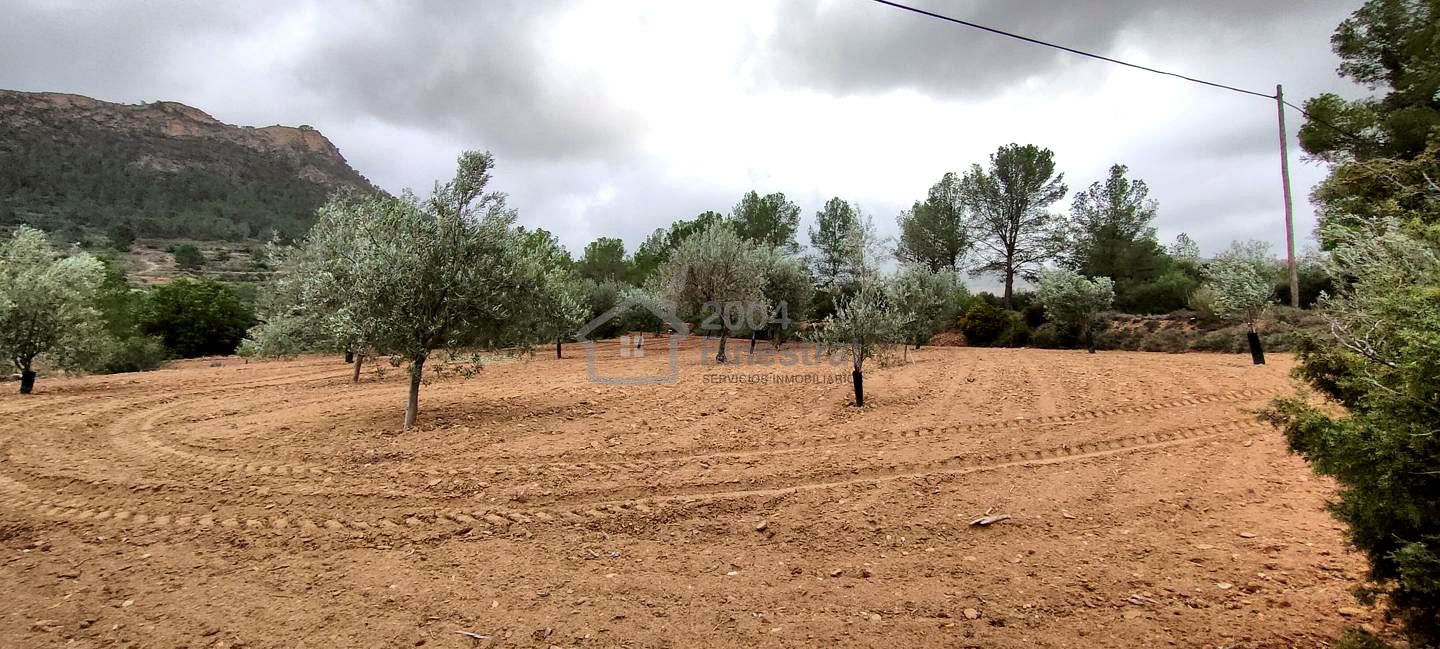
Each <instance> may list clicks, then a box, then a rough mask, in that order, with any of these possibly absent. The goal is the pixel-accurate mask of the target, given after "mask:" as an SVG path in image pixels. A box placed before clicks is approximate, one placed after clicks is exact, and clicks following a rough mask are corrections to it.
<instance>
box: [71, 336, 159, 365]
mask: <svg viewBox="0 0 1440 649" xmlns="http://www.w3.org/2000/svg"><path fill="white" fill-rule="evenodd" d="M169 357H170V353H169V351H168V350H166V349H165V341H163V340H161V339H159V338H156V337H154V336H131V337H129V338H111V339H108V340H106V341H105V343H104V345H103V347H102V349H101V351H100V353H99V354H98V355H97V356H96V359H97V362H96V364H95V365H94V367H91V368H89V369H90V371H92V372H95V373H97V374H119V373H121V372H145V371H149V370H153V369H156V368H158V367H160V365H162V364H163V363H164V362H165V360H166V359H167V358H169Z"/></svg>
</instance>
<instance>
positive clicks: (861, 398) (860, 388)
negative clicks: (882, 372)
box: [850, 340, 865, 408]
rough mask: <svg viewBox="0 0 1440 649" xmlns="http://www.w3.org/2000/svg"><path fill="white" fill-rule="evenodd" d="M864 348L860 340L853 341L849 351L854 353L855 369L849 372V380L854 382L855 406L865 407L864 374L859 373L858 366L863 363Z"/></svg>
mask: <svg viewBox="0 0 1440 649" xmlns="http://www.w3.org/2000/svg"><path fill="white" fill-rule="evenodd" d="M864 350H865V348H864V347H863V346H861V345H860V341H858V340H857V341H855V343H854V344H853V346H852V349H851V351H852V352H853V353H854V354H855V356H854V358H855V371H853V372H851V373H850V380H851V382H853V383H854V384H855V407H856V408H863V407H865V375H864V374H861V373H860V367H861V366H862V365H863V364H864V363H865V356H864Z"/></svg>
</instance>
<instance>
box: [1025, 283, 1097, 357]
mask: <svg viewBox="0 0 1440 649" xmlns="http://www.w3.org/2000/svg"><path fill="white" fill-rule="evenodd" d="M1035 297H1036V298H1038V299H1039V300H1040V303H1041V304H1043V305H1045V315H1046V317H1048V318H1050V319H1051V320H1054V321H1055V322H1057V323H1062V324H1064V325H1065V326H1068V327H1072V328H1073V329H1074V331H1075V332H1076V333H1078V334H1079V335H1080V338H1081V339H1082V340H1084V341H1085V347H1086V349H1088V350H1089V351H1090V353H1092V354H1093V353H1095V317H1096V316H1097V315H1099V314H1100V312H1101V311H1104V310H1105V309H1108V308H1110V305H1111V304H1112V303H1114V302H1115V282H1114V281H1113V280H1111V279H1110V278H1109V277H1095V278H1090V277H1086V276H1084V275H1081V274H1080V273H1077V272H1075V271H1073V270H1069V269H1060V270H1050V271H1045V272H1042V273H1041V274H1040V279H1039V282H1038V283H1037V285H1036V287H1035Z"/></svg>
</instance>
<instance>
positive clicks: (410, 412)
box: [405, 356, 425, 429]
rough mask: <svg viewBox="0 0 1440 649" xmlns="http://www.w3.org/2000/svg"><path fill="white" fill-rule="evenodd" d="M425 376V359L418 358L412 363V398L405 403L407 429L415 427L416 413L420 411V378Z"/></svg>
mask: <svg viewBox="0 0 1440 649" xmlns="http://www.w3.org/2000/svg"><path fill="white" fill-rule="evenodd" d="M424 375H425V357H424V356H417V357H415V358H414V359H413V360H411V361H410V397H409V399H408V400H407V401H406V402H405V428H407V429H408V428H410V427H411V426H414V425H415V413H417V412H419V410H420V378H421V377H422V376H424Z"/></svg>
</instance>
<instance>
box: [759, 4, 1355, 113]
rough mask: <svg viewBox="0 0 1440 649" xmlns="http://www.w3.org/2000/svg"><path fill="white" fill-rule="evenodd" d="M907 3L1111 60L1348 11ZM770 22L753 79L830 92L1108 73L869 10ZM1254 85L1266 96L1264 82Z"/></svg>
mask: <svg viewBox="0 0 1440 649" xmlns="http://www.w3.org/2000/svg"><path fill="white" fill-rule="evenodd" d="M908 4H910V5H911V6H915V7H917V8H920V9H925V10H928V11H933V12H935V13H939V14H942V15H946V16H951V17H954V18H958V19H961V20H966V21H969V22H974V23H978V24H981V25H986V26H989V27H994V28H996V29H1001V30H1004V31H1009V32H1012V33H1017V34H1021V35H1024V36H1029V37H1031V38H1036V39H1039V40H1044V41H1049V42H1054V43H1058V44H1061V45H1065V46H1068V47H1072V48H1076V49H1080V50H1085V51H1089V52H1094V53H1097V54H1101V55H1113V54H1114V52H1113V51H1112V50H1113V49H1114V48H1115V47H1116V46H1117V45H1119V44H1120V43H1121V42H1122V41H1123V40H1124V38H1125V37H1126V36H1127V34H1132V33H1141V34H1148V35H1149V36H1151V37H1153V38H1157V39H1158V40H1162V41H1163V40H1166V39H1178V40H1194V39H1196V38H1197V37H1198V38H1202V39H1205V40H1207V41H1209V43H1210V44H1211V45H1219V44H1223V43H1225V42H1227V41H1233V40H1235V39H1236V38H1237V37H1238V38H1240V39H1245V38H1252V39H1257V40H1256V42H1254V43H1253V45H1257V46H1258V45H1259V44H1260V41H1259V40H1258V39H1260V38H1263V37H1264V36H1265V35H1266V34H1268V33H1271V31H1272V30H1273V29H1276V28H1283V27H1284V26H1285V25H1286V24H1290V23H1292V22H1293V21H1295V20H1297V19H1298V18H1300V17H1302V16H1304V15H1309V14H1316V13H1320V14H1324V15H1325V16H1326V17H1327V18H1328V16H1329V15H1331V14H1333V13H1335V12H1334V7H1335V6H1341V5H1343V6H1347V7H1348V6H1349V5H1351V4H1353V3H1351V2H1349V1H1348V0H1330V1H1329V2H1325V3H1308V4H1306V5H1304V6H1302V5H1300V4H1298V3H1282V2H1253V0H1213V1H1211V2H1206V3H1192V2H1184V1H1180V2H1167V3H1159V2H1153V1H1150V0H1114V1H1079V2H1052V1H1049V0H965V1H962V2H949V3H940V2H934V1H929V2H926V1H924V0H911V1H910V2H908ZM1330 24H1331V25H1332V26H1333V23H1330ZM779 26H780V27H779V29H777V30H776V31H775V33H774V34H773V35H772V36H771V37H770V39H768V40H767V41H765V42H762V43H759V44H758V45H757V50H756V53H755V59H756V61H757V63H756V65H755V66H754V69H755V70H756V71H757V74H759V75H760V76H762V77H764V78H769V79H771V80H773V81H774V82H776V83H780V84H783V85H801V86H806V87H810V88H814V89H817V90H821V91H824V92H830V93H834V94H839V95H846V94H865V93H878V92H884V91H888V90H893V89H898V88H910V89H915V90H918V91H920V92H922V93H924V94H928V95H931V96H938V97H948V98H959V99H983V98H985V97H988V96H991V95H994V94H996V93H998V92H999V91H1002V90H1005V89H1007V88H1012V87H1014V86H1015V84H1016V82H1017V81H1019V80H1024V79H1026V78H1027V77H1036V78H1038V79H1039V80H1040V81H1042V82H1045V83H1056V82H1058V83H1060V84H1061V85H1065V86H1072V87H1073V86H1076V85H1082V84H1085V83H1089V82H1093V81H1094V80H1095V79H1097V78H1099V76H1100V75H1103V74H1104V73H1105V72H1107V71H1108V70H1107V69H1106V68H1105V67H1104V66H1106V65H1108V64H1105V63H1100V62H1096V61H1093V60H1088V59H1084V58H1081V57H1078V56H1076V55H1074V54H1071V53H1068V52H1063V51H1060V50H1055V49H1050V48H1044V47H1038V46H1035V45H1032V44H1029V43H1024V42H1020V41H1017V40H1014V39H1010V38H1006V37H1003V36H999V35H996V34H990V33H986V32H983V31H979V30H975V29H970V28H967V27H963V26H960V25H957V24H953V23H949V22H945V21H941V20H938V19H935V18H931V17H928V16H922V15H920V14H915V13H912V12H906V11H903V10H900V9H896V8H893V7H889V6H885V5H881V4H878V3H874V2H861V1H857V2H833V3H823V4H820V3H799V2H794V3H784V4H783V5H782V7H781V9H780V16H779ZM1211 54H1213V52H1211ZM1267 63H1268V62H1267ZM1187 69H1188V68H1187ZM1259 89H1260V90H1262V91H1263V90H1265V89H1266V88H1265V86H1264V85H1263V84H1262V85H1261V86H1260V88H1259Z"/></svg>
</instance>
